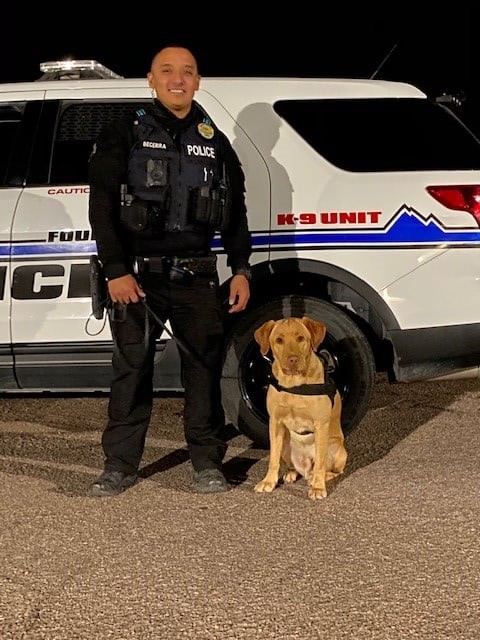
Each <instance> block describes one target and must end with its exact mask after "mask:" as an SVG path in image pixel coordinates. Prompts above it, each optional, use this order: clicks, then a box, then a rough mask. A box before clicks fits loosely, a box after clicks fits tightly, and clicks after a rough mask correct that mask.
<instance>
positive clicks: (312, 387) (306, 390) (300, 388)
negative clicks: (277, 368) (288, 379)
mask: <svg viewBox="0 0 480 640" xmlns="http://www.w3.org/2000/svg"><path fill="white" fill-rule="evenodd" d="M270 384H271V385H272V387H275V389H276V390H277V391H286V392H287V393H294V394H296V395H299V396H328V397H329V398H330V401H331V403H332V404H333V400H334V397H335V393H336V391H337V387H336V385H335V383H334V382H333V380H327V382H325V383H323V384H299V385H297V386H295V387H283V386H282V385H281V384H280V383H279V382H278V380H277V379H276V378H275V377H274V376H273V375H272V376H271V378H270Z"/></svg>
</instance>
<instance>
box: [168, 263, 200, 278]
mask: <svg viewBox="0 0 480 640" xmlns="http://www.w3.org/2000/svg"><path fill="white" fill-rule="evenodd" d="M165 260H166V261H167V264H166V265H165V270H166V272H167V273H168V278H169V280H172V281H175V282H179V281H190V280H191V279H192V278H193V276H194V275H195V273H194V272H193V271H191V269H188V267H187V266H184V265H182V261H181V260H178V258H173V259H169V258H166V259H165ZM167 265H168V267H167Z"/></svg>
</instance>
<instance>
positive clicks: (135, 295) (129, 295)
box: [108, 274, 145, 304]
mask: <svg viewBox="0 0 480 640" xmlns="http://www.w3.org/2000/svg"><path fill="white" fill-rule="evenodd" d="M108 293H109V294H110V298H111V299H112V302H120V303H122V304H128V303H129V302H139V301H140V298H145V292H144V291H143V289H142V287H141V286H140V285H139V284H138V282H137V281H136V280H135V278H134V277H133V276H132V275H131V274H127V275H126V276H121V277H120V278H114V279H113V280H109V281H108Z"/></svg>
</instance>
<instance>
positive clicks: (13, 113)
mask: <svg viewBox="0 0 480 640" xmlns="http://www.w3.org/2000/svg"><path fill="white" fill-rule="evenodd" d="M24 109H25V104H24V103H16V104H14V105H13V104H0V186H5V185H6V184H7V172H8V168H9V164H10V158H11V155H12V151H13V148H14V145H15V141H16V139H17V135H18V132H19V129H20V124H21V122H22V115H23V111H24Z"/></svg>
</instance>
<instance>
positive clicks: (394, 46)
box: [370, 42, 398, 80]
mask: <svg viewBox="0 0 480 640" xmlns="http://www.w3.org/2000/svg"><path fill="white" fill-rule="evenodd" d="M397 46H398V43H397V42H396V43H395V44H394V45H393V47H392V48H391V49H390V51H389V52H388V53H387V55H386V56H385V57H384V59H383V60H382V61H381V62H380V64H379V65H378V67H377V68H376V69H375V71H374V72H373V73H372V75H371V76H370V80H373V79H374V78H375V76H376V75H377V73H378V72H379V71H380V69H381V68H382V67H383V65H384V64H385V63H386V61H387V60H388V59H389V58H390V56H391V55H392V53H393V52H394V51H395V49H396V48H397Z"/></svg>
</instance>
